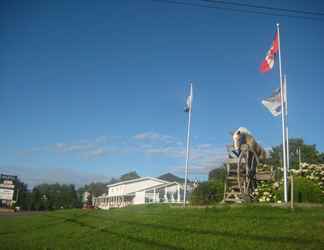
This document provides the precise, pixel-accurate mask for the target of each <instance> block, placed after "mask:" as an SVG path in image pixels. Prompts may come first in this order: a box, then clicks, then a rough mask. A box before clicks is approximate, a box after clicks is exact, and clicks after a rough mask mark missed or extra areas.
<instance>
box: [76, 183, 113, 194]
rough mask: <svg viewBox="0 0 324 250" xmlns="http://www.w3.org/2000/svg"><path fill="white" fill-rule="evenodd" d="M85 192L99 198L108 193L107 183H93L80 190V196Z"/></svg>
mask: <svg viewBox="0 0 324 250" xmlns="http://www.w3.org/2000/svg"><path fill="white" fill-rule="evenodd" d="M85 191H87V192H90V193H91V195H93V196H94V197H97V196H99V195H102V194H104V193H106V192H107V183H103V182H92V183H90V184H86V185H84V186H83V187H81V188H79V189H78V193H79V194H80V195H82V194H83V193H84V192H85Z"/></svg>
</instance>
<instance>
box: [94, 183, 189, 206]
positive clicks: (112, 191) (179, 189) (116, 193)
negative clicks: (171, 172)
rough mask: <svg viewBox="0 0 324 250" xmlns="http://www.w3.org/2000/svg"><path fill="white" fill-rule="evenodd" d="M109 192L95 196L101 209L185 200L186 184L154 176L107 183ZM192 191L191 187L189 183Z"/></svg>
mask: <svg viewBox="0 0 324 250" xmlns="http://www.w3.org/2000/svg"><path fill="white" fill-rule="evenodd" d="M107 188H108V190H107V193H106V194H103V195H101V196H99V197H96V198H95V201H94V203H95V206H96V207H98V208H101V209H109V208H113V207H125V206H128V205H131V204H146V203H180V202H183V190H184V186H183V184H182V183H179V182H170V181H165V180H161V179H158V178H154V177H142V178H138V179H133V180H128V181H122V182H117V183H114V184H111V185H107ZM188 190H189V192H190V190H191V188H190V186H189V185H188Z"/></svg>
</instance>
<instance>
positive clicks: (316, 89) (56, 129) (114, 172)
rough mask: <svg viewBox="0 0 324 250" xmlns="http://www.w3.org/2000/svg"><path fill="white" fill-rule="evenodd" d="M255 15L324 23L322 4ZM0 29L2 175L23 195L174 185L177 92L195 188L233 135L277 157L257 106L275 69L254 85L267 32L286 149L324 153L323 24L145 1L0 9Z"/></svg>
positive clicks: (179, 138)
mask: <svg viewBox="0 0 324 250" xmlns="http://www.w3.org/2000/svg"><path fill="white" fill-rule="evenodd" d="M190 2H195V1H190ZM196 2H197V1H196ZM245 2H246V3H253V1H245ZM257 4H267V5H271V6H276V7H280V8H294V9H301V10H309V11H321V12H324V3H320V1H298V2H296V1H285V2H282V1H258V2H257ZM0 16H1V17H0V18H1V26H0V29H1V40H0V41H1V47H0V114H1V116H0V119H1V122H0V138H1V141H0V150H1V157H0V172H5V173H12V174H18V175H19V177H20V178H21V179H22V180H23V181H25V182H27V183H29V185H34V184H37V183H40V182H44V181H47V182H54V181H59V182H71V183H75V184H77V185H81V184H82V183H85V182H89V181H93V180H98V181H100V180H101V181H102V180H107V179H108V178H109V177H112V176H114V177H116V176H119V175H121V174H123V173H125V172H128V171H132V170H136V171H137V172H138V173H139V174H140V175H142V176H145V175H151V176H158V175H160V174H163V173H166V172H173V173H175V174H177V175H179V176H183V166H184V163H185V154H184V152H185V139H186V123H187V115H186V114H185V113H184V112H183V107H184V103H185V99H186V95H187V92H188V84H187V83H188V80H192V81H193V82H194V92H195V96H194V103H193V117H192V138H193V140H192V145H193V146H192V161H191V170H190V171H191V177H192V178H193V177H197V178H198V179H204V178H206V175H207V173H208V171H209V170H210V169H212V168H213V167H216V166H219V165H220V164H221V162H222V161H223V159H224V157H225V156H226V153H225V145H226V144H229V143H230V139H231V138H230V135H229V132H230V131H233V130H235V129H236V128H238V127H240V126H245V127H247V128H248V129H249V130H250V131H252V132H253V134H254V135H255V137H256V138H257V140H258V141H259V142H260V143H261V144H262V145H263V146H264V147H266V148H269V147H271V146H273V145H277V144H279V143H280V142H281V121H280V118H279V119H278V118H273V117H272V116H271V114H270V113H269V112H268V111H267V110H266V109H265V108H264V107H263V106H262V105H261V100H262V98H265V97H268V96H269V95H271V93H272V90H273V89H275V88H277V87H278V85H279V84H278V64H277V63H276V65H275V67H274V70H273V71H272V72H270V73H268V74H260V73H259V71H258V68H259V65H260V63H261V61H262V60H263V58H264V57H265V54H266V52H267V50H268V49H269V47H270V44H271V42H272V39H273V36H274V32H275V23H276V22H277V21H279V22H280V24H281V48H282V60H283V70H284V72H286V74H287V81H288V99H289V130H290V131H289V132H290V137H303V138H304V140H305V142H306V143H309V144H316V145H317V147H318V149H319V150H321V151H324V141H323V123H324V118H323V107H324V100H323V90H324V85H323V68H324V63H323V58H324V32H323V30H324V22H323V21H314V20H306V19H295V18H287V17H273V16H263V15H255V14H242V13H237V12H228V11H222V10H217V9H209V8H199V7H191V6H184V5H173V4H165V3H160V2H154V1H149V0H141V1H126V0H121V1H91V2H89V1H48V2H46V1H1V3H0Z"/></svg>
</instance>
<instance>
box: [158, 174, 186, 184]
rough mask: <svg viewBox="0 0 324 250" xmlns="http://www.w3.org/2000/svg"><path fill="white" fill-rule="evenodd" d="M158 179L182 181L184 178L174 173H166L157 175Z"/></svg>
mask: <svg viewBox="0 0 324 250" xmlns="http://www.w3.org/2000/svg"><path fill="white" fill-rule="evenodd" d="M158 179H161V180H164V181H170V182H174V181H175V182H178V183H184V181H185V179H183V178H180V177H178V176H176V175H174V174H171V173H166V174H164V175H161V176H159V177H158Z"/></svg>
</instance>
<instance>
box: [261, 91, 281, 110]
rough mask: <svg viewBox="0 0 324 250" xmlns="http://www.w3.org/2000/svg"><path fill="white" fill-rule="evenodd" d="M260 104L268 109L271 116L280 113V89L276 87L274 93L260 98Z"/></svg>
mask: <svg viewBox="0 0 324 250" xmlns="http://www.w3.org/2000/svg"><path fill="white" fill-rule="evenodd" d="M262 104H263V105H264V106H265V107H266V108H267V109H268V110H269V111H270V113H271V114H272V115H273V116H278V115H280V114H281V93H280V89H277V90H276V91H275V93H274V94H273V95H272V96H270V97H268V98H266V99H264V100H262Z"/></svg>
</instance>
